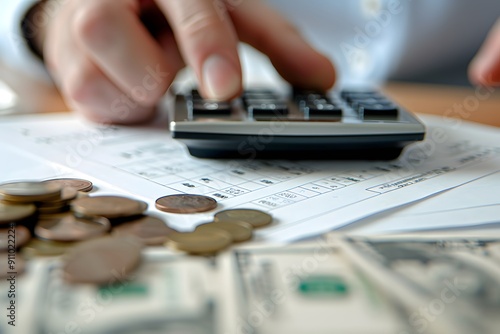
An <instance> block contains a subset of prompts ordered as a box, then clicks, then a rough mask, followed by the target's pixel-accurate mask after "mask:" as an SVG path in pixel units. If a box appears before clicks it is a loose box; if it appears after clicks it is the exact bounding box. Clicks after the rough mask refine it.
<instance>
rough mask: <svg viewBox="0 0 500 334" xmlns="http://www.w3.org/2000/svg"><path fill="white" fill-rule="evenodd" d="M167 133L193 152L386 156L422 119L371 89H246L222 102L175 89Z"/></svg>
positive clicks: (417, 135)
mask: <svg viewBox="0 0 500 334" xmlns="http://www.w3.org/2000/svg"><path fill="white" fill-rule="evenodd" d="M172 111H173V114H171V115H170V117H171V118H170V131H171V134H172V137H173V138H175V139H177V140H179V141H181V142H183V143H184V144H185V145H186V146H187V149H188V150H189V153H190V154H191V155H193V156H195V157H199V158H239V159H256V158H264V159H268V158H271V159H368V160H373V159H376V160H391V159H395V158H397V157H398V156H399V155H400V154H401V151H402V149H403V148H404V147H405V146H406V145H408V144H410V143H413V142H416V141H421V140H423V139H424V136H425V127H424V125H423V124H422V123H421V122H420V121H419V120H418V119H417V118H416V117H415V116H414V115H413V114H411V113H410V112H409V111H408V110H405V109H404V108H403V107H401V106H399V105H397V104H396V103H395V102H394V101H392V100H391V99H389V98H388V97H387V96H385V95H383V94H382V93H381V92H380V91H378V90H365V89H364V90H360V89H349V90H341V91H330V92H327V93H325V92H318V91H311V90H302V89H293V91H292V92H290V93H288V94H284V93H283V92H278V91H274V90H272V89H268V88H254V89H247V90H245V91H244V93H243V94H242V95H241V96H240V97H239V98H237V99H234V100H232V101H227V102H220V101H213V100H207V99H204V98H203V97H202V96H201V95H200V93H199V92H198V91H197V90H196V89H194V90H192V91H190V92H188V93H184V94H177V95H176V99H175V106H174V108H173V109H172Z"/></svg>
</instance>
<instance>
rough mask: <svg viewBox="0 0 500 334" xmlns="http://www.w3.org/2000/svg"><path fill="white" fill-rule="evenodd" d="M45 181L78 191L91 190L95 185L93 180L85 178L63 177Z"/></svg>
mask: <svg viewBox="0 0 500 334" xmlns="http://www.w3.org/2000/svg"><path fill="white" fill-rule="evenodd" d="M43 183H46V184H47V183H48V184H56V185H59V186H60V187H61V188H71V189H74V190H76V191H83V192H89V191H91V190H92V188H93V187H94V186H93V184H92V182H90V181H87V180H83V179H74V178H61V179H52V180H47V181H43Z"/></svg>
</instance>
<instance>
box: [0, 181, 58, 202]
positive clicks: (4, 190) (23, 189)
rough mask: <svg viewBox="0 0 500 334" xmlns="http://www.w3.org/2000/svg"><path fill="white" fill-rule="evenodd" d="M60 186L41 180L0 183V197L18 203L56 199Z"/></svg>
mask: <svg viewBox="0 0 500 334" xmlns="http://www.w3.org/2000/svg"><path fill="white" fill-rule="evenodd" d="M60 195H61V186H59V185H56V184H44V183H42V182H11V183H4V184H1V185H0V198H1V199H3V200H6V201H11V202H18V203H31V202H39V201H50V200H56V199H58V198H59V196H60Z"/></svg>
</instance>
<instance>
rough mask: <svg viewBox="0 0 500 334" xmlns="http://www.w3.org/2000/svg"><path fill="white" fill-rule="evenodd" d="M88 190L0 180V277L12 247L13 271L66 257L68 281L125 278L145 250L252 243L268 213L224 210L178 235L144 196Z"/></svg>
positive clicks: (180, 208) (200, 203)
mask: <svg viewBox="0 0 500 334" xmlns="http://www.w3.org/2000/svg"><path fill="white" fill-rule="evenodd" d="M92 189H93V185H92V183H91V182H90V181H87V180H82V179H70V178H66V179H53V180H47V181H43V182H12V183H5V184H0V258H1V260H0V261H1V262H0V266H1V267H0V277H2V276H5V275H6V273H7V272H9V271H11V270H9V266H8V265H7V259H8V253H7V252H9V253H11V252H12V251H13V250H15V251H18V252H19V253H20V254H19V256H17V257H16V272H17V273H18V274H19V273H21V272H22V271H23V269H24V261H23V257H25V258H28V259H29V258H33V257H37V256H58V255H64V257H63V266H62V268H63V273H64V277H65V279H66V280H67V281H68V282H72V283H93V284H106V283H113V282H115V281H117V280H120V279H124V277H118V276H117V275H116V273H117V272H119V273H120V274H121V275H128V274H130V273H131V272H132V271H133V270H135V269H136V268H137V267H138V265H139V264H140V261H141V251H142V249H143V247H147V246H167V247H170V248H172V249H176V250H179V251H183V252H186V253H189V254H198V255H211V254H214V253H216V252H218V251H220V250H223V249H225V248H226V247H228V246H230V245H231V244H233V243H239V242H244V241H248V240H250V239H251V238H252V235H253V230H254V228H258V227H262V226H266V225H269V224H271V223H272V217H271V216H270V215H268V214H266V213H264V212H261V211H258V210H252V209H234V210H224V211H220V212H218V213H216V214H215V216H214V219H213V221H212V222H210V223H206V224H202V225H199V226H198V227H197V228H196V229H195V230H194V231H193V232H188V233H183V232H178V231H176V230H174V229H172V228H170V227H169V226H168V225H167V224H166V223H165V221H163V220H162V219H160V218H158V217H154V216H150V215H147V214H145V212H146V210H147V209H148V205H147V203H145V202H143V201H140V200H136V199H131V198H127V197H122V196H89V194H88V192H90V191H91V190H92ZM156 208H157V209H158V210H160V211H163V212H168V213H175V214H193V213H199V212H207V211H211V210H214V209H216V208H217V201H216V200H214V199H213V198H210V197H207V196H201V195H171V196H165V197H161V198H159V199H157V200H156ZM14 234H15V237H14ZM14 245H15V246H14ZM21 255H22V256H21Z"/></svg>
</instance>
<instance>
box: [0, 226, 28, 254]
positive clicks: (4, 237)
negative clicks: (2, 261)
mask: <svg viewBox="0 0 500 334" xmlns="http://www.w3.org/2000/svg"><path fill="white" fill-rule="evenodd" d="M13 231H14V232H13ZM30 239H31V233H30V231H29V230H28V229H27V228H26V227H24V226H16V227H15V228H3V229H0V252H4V251H7V250H8V249H9V247H11V248H12V249H18V248H19V247H22V246H24V245H26V244H27V243H28V241H30Z"/></svg>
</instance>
